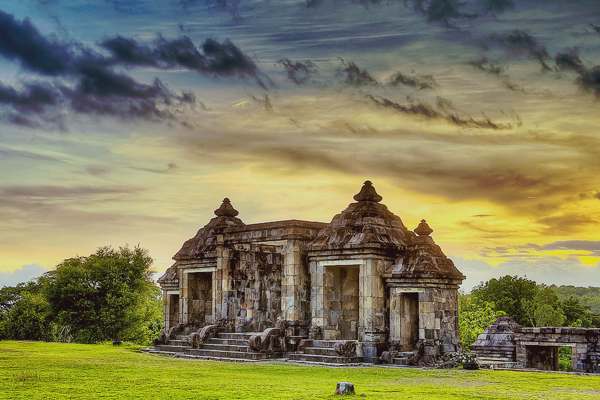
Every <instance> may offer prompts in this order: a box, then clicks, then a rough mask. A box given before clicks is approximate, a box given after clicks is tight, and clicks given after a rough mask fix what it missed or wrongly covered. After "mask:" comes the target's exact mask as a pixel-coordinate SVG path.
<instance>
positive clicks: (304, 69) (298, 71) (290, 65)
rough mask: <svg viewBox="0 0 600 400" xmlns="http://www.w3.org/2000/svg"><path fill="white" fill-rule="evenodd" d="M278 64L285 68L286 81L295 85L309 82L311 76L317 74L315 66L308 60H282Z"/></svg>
mask: <svg viewBox="0 0 600 400" xmlns="http://www.w3.org/2000/svg"><path fill="white" fill-rule="evenodd" d="M278 64H280V65H281V66H283V68H285V70H286V72H287V77H288V79H289V80H290V81H292V82H294V83H295V84H296V85H303V84H305V83H307V82H309V81H310V79H311V78H312V77H313V75H315V74H317V73H318V68H317V65H316V64H315V63H313V62H312V61H310V60H306V61H292V60H290V59H289V58H282V59H281V60H279V61H278Z"/></svg>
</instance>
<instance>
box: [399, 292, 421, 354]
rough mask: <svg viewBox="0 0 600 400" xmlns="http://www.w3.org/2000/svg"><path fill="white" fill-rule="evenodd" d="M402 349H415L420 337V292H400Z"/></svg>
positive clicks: (400, 343)
mask: <svg viewBox="0 0 600 400" xmlns="http://www.w3.org/2000/svg"><path fill="white" fill-rule="evenodd" d="M399 308H400V342H399V345H400V350H401V351H413V350H414V349H415V346H416V343H417V340H418V339H419V294H418V293H402V294H400V304H399Z"/></svg>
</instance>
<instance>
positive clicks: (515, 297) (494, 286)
mask: <svg viewBox="0 0 600 400" xmlns="http://www.w3.org/2000/svg"><path fill="white" fill-rule="evenodd" d="M536 293H537V284H536V283H535V282H534V281H532V280H529V279H527V278H521V277H518V276H510V275H506V276H503V277H501V278H497V279H496V278H494V279H490V280H489V281H487V282H485V283H482V284H480V285H479V286H477V287H476V288H475V289H473V291H472V294H473V296H474V297H476V298H478V299H479V301H482V302H484V303H485V302H488V303H493V304H494V305H495V308H496V310H501V311H504V312H505V313H506V314H507V315H509V316H511V317H512V318H513V319H514V320H515V321H516V322H518V323H519V324H521V325H526V326H527V325H530V323H531V319H530V315H528V310H527V309H526V308H525V306H526V303H524V301H525V300H531V299H533V298H534V297H535V295H536Z"/></svg>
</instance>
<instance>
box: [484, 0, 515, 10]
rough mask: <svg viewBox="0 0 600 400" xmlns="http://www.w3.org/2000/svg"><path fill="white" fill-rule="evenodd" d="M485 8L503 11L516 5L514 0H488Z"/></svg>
mask: <svg viewBox="0 0 600 400" xmlns="http://www.w3.org/2000/svg"><path fill="white" fill-rule="evenodd" d="M484 6H485V8H486V10H487V11H489V12H492V13H502V12H504V11H507V10H510V9H512V8H514V7H515V2H514V1H513V0H486V1H485V5H484Z"/></svg>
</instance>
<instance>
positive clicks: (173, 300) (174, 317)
mask: <svg viewBox="0 0 600 400" xmlns="http://www.w3.org/2000/svg"><path fill="white" fill-rule="evenodd" d="M168 296H169V322H168V325H169V326H168V327H169V328H170V327H172V326H175V325H177V324H178V323H179V295H178V294H170V295H168Z"/></svg>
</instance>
